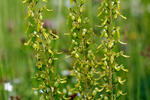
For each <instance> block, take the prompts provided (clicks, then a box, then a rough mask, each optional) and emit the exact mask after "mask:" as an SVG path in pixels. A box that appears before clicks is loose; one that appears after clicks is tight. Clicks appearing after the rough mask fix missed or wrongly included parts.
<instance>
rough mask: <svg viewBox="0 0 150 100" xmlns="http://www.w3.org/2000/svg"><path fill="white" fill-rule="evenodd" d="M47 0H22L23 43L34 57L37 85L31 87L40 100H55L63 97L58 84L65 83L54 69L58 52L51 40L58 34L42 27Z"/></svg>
mask: <svg viewBox="0 0 150 100" xmlns="http://www.w3.org/2000/svg"><path fill="white" fill-rule="evenodd" d="M46 2H47V0H23V3H24V4H26V5H27V16H26V19H28V27H27V31H26V33H27V37H28V41H27V42H26V43H25V45H27V46H30V47H32V48H33V52H34V56H35V59H36V68H35V69H36V71H35V75H34V78H35V79H36V81H37V83H38V87H36V88H33V89H34V90H36V91H38V92H39V94H40V98H41V100H55V99H56V98H63V92H62V91H61V90H59V88H58V87H59V85H60V84H61V83H65V82H66V81H65V79H64V78H61V77H60V76H58V75H57V73H56V70H55V67H54V66H55V60H57V58H55V55H56V54H58V53H57V51H56V50H54V48H53V47H52V42H53V41H56V40H57V39H58V36H57V35H56V34H54V33H52V31H51V30H49V29H46V28H44V27H43V24H44V23H43V15H42V14H43V11H44V10H47V11H51V10H49V9H47V7H46V6H45V5H46V4H45V3H46Z"/></svg>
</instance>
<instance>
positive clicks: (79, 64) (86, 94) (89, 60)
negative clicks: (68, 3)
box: [69, 0, 101, 100]
mask: <svg viewBox="0 0 150 100" xmlns="http://www.w3.org/2000/svg"><path fill="white" fill-rule="evenodd" d="M85 5H86V0H76V1H75V5H74V6H73V7H72V8H70V9H69V10H70V13H69V19H70V23H69V26H71V27H70V30H71V32H70V33H71V34H70V35H71V39H72V45H71V48H70V51H71V54H70V55H71V57H72V58H73V60H74V63H73V70H72V73H71V74H72V76H74V77H75V78H76V85H75V87H74V88H73V89H72V92H73V93H78V94H80V96H78V98H79V99H80V100H81V99H83V98H85V99H86V100H92V99H95V98H96V95H97V94H98V92H100V91H101V90H100V88H99V86H98V80H99V77H97V75H98V74H97V73H98V71H97V69H98V68H97V66H96V65H95V64H96V60H95V59H96V58H95V54H94V49H93V48H92V45H93V40H92V37H93V36H94V34H93V31H92V28H90V25H89V19H88V18H87V17H86V16H85V13H84V12H85Z"/></svg>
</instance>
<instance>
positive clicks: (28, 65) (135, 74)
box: [0, 0, 150, 100]
mask: <svg viewBox="0 0 150 100" xmlns="http://www.w3.org/2000/svg"><path fill="white" fill-rule="evenodd" d="M101 1H102V0H88V2H87V10H86V11H87V16H88V17H89V18H90V21H91V23H90V25H91V27H93V29H94V32H95V34H97V35H99V34H100V31H99V29H98V28H96V27H95V26H96V25H97V24H99V22H98V20H99V19H98V18H97V17H96V16H97V13H98V12H97V8H98V6H99V5H100V2H101ZM69 6H70V3H69V0H49V2H48V4H47V7H48V8H51V9H53V10H54V11H53V12H52V13H48V14H45V20H44V23H45V25H46V26H47V27H49V28H51V29H52V30H53V31H54V32H56V34H58V35H59V36H60V37H61V38H60V39H59V40H58V41H57V43H56V45H55V47H56V48H57V49H59V50H63V51H64V52H66V54H67V50H68V48H69V45H70V44H69V41H70V37H69V36H65V35H64V33H67V32H69V30H68V28H67V24H66V23H67V16H68V7H69ZM121 12H122V14H123V15H125V16H126V17H127V18H128V19H127V20H120V19H119V20H118V24H119V25H120V26H121V38H122V40H123V41H125V42H127V43H128V45H126V46H121V48H122V49H123V50H125V51H126V52H127V53H128V55H129V56H130V58H129V59H127V60H122V61H121V63H123V64H124V65H125V66H126V67H127V68H128V69H129V73H128V79H127V82H128V83H127V86H126V88H127V92H128V95H127V96H124V97H122V98H121V100H150V39H149V37H150V0H121ZM25 15H26V9H25V6H24V5H23V4H22V2H21V0H0V100H9V99H10V98H18V100H20V99H19V98H21V100H38V96H36V95H37V93H36V92H34V91H33V90H32V88H33V87H34V84H35V83H34V81H33V80H32V76H33V74H34V68H35V64H34V58H33V56H32V50H31V49H30V48H28V47H25V46H24V42H25V41H26V34H25V28H26V22H25V20H24V18H25ZM95 41H97V40H95ZM66 54H62V55H60V56H59V58H60V60H59V61H58V62H57V64H56V66H57V68H58V71H59V72H61V74H62V75H66V74H68V73H67V72H68V70H69V69H70V68H71V59H64V56H65V55H66Z"/></svg>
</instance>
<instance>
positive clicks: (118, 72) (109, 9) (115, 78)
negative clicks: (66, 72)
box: [97, 0, 128, 100]
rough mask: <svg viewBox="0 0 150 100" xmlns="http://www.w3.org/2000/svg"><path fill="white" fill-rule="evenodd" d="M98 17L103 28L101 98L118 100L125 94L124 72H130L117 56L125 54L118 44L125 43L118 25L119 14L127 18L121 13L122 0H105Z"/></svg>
mask: <svg viewBox="0 0 150 100" xmlns="http://www.w3.org/2000/svg"><path fill="white" fill-rule="evenodd" d="M98 9H99V14H98V17H100V18H101V23H102V24H101V25H100V26H98V27H101V28H102V32H101V36H100V37H101V39H102V41H101V43H100V45H99V46H98V48H97V50H98V51H101V50H102V51H103V58H102V59H101V60H100V61H99V62H98V65H99V66H100V67H101V70H102V72H103V73H104V76H103V79H102V83H101V87H102V88H103V91H102V94H101V99H108V100H116V99H117V98H118V97H119V96H120V95H125V94H126V93H124V91H123V90H122V89H121V86H122V85H123V84H124V82H125V81H126V80H125V79H123V74H122V72H128V70H127V69H125V68H124V66H123V65H122V64H121V65H119V64H118V63H117V58H118V57H120V56H123V57H128V56H126V55H124V53H123V51H118V50H117V49H116V46H117V45H118V44H121V45H124V44H126V43H123V42H121V41H120V32H119V29H120V28H119V26H117V25H116V23H115V22H116V19H117V18H118V16H120V17H122V18H123V19H126V17H124V16H123V15H121V14H120V0H103V1H102V2H101V6H100V7H99V8H98Z"/></svg>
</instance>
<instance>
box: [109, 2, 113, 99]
mask: <svg viewBox="0 0 150 100" xmlns="http://www.w3.org/2000/svg"><path fill="white" fill-rule="evenodd" d="M109 6H110V8H109V9H110V11H109V14H110V15H109V17H110V26H109V38H112V31H113V18H112V0H109ZM110 52H111V49H110ZM110 57H111V55H110ZM110 57H109V58H110ZM109 86H110V91H111V93H110V100H113V86H112V66H111V62H110V61H109Z"/></svg>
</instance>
